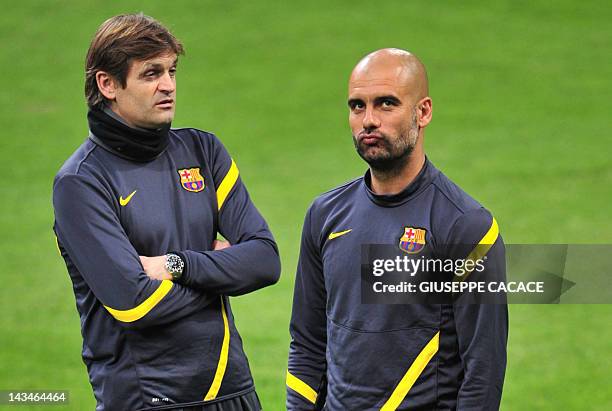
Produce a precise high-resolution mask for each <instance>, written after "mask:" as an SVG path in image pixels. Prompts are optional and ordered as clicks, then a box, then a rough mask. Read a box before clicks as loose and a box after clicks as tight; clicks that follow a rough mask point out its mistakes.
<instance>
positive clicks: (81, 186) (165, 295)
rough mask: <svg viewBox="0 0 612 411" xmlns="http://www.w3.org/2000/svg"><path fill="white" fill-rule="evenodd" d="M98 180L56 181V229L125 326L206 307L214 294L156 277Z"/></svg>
mask: <svg viewBox="0 0 612 411" xmlns="http://www.w3.org/2000/svg"><path fill="white" fill-rule="evenodd" d="M112 203H113V200H112V196H111V195H110V193H108V191H107V190H105V189H104V187H103V186H102V185H100V184H99V183H98V182H96V181H95V180H94V179H93V178H91V177H88V176H85V175H78V174H65V175H63V176H61V177H59V178H58V179H57V180H56V181H55V184H54V190H53V204H54V208H55V227H54V228H55V232H56V235H57V238H58V244H60V246H61V249H63V252H62V254H63V257H64V258H65V259H66V263H67V264H68V265H70V264H74V266H76V268H77V269H78V271H79V272H80V273H81V275H82V276H83V278H84V279H85V281H86V283H87V285H88V286H89V287H90V288H91V290H92V292H93V293H94V295H95V296H96V298H97V299H98V300H99V301H100V302H101V303H102V304H103V305H104V307H105V308H106V309H107V310H108V311H109V313H110V314H111V315H112V316H113V317H115V319H116V320H117V321H118V322H119V323H120V324H122V325H125V326H128V327H135V328H145V327H148V326H154V325H160V324H164V323H168V322H172V321H175V320H177V319H179V318H181V317H184V316H186V315H189V314H191V313H193V312H195V311H198V310H201V309H202V308H203V307H205V306H206V305H208V304H209V303H210V302H211V301H212V299H213V298H216V297H214V296H213V295H210V294H206V293H202V292H198V291H195V290H192V289H190V288H187V287H183V286H181V285H179V284H174V283H172V282H171V281H158V280H152V279H150V278H149V277H148V276H147V275H146V274H145V272H144V270H143V267H142V264H141V263H140V259H139V256H138V253H137V252H136V250H135V249H134V247H133V246H132V244H131V243H130V241H129V239H128V238H127V235H126V233H125V231H124V230H123V227H122V226H121V224H120V222H119V219H118V217H117V214H116V212H115V210H114V209H113V207H112Z"/></svg>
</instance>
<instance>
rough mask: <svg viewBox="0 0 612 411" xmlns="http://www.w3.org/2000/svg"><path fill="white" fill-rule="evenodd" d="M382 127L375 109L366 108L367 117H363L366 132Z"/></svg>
mask: <svg viewBox="0 0 612 411" xmlns="http://www.w3.org/2000/svg"><path fill="white" fill-rule="evenodd" d="M379 127H380V120H379V119H378V116H377V115H376V112H375V111H374V109H373V108H369V107H368V108H366V112H365V115H364V116H363V128H364V130H371V129H376V128H379Z"/></svg>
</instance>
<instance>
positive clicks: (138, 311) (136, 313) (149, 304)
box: [104, 280, 174, 323]
mask: <svg viewBox="0 0 612 411" xmlns="http://www.w3.org/2000/svg"><path fill="white" fill-rule="evenodd" d="M173 285H174V284H173V283H172V281H169V280H163V281H162V282H161V284H160V285H159V287H157V290H155V291H154V292H153V294H151V295H150V296H149V298H147V299H146V300H144V301H143V302H142V303H140V304H139V305H138V306H137V307H134V308H132V309H129V310H115V309H114V308H110V307H107V306H104V308H106V309H107V310H108V312H109V313H111V315H112V316H113V317H115V318H116V319H117V320H119V321H121V322H124V323H131V322H134V321H136V320H140V319H141V318H142V317H144V316H145V315H147V313H148V312H149V311H151V310H152V309H153V307H155V306H156V305H157V304H158V303H159V302H160V301H161V300H162V298H164V297H165V296H166V294H168V292H169V291H170V289H171V288H172V286H173Z"/></svg>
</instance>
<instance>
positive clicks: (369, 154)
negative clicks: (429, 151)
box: [353, 109, 419, 178]
mask: <svg viewBox="0 0 612 411" xmlns="http://www.w3.org/2000/svg"><path fill="white" fill-rule="evenodd" d="M381 136H382V139H381V140H380V141H379V144H378V146H377V147H375V148H373V147H369V146H367V145H365V144H363V143H360V142H359V141H358V139H357V137H356V136H353V144H354V145H355V149H356V150H357V153H358V154H359V156H360V157H361V158H362V159H363V160H364V161H365V162H366V163H368V165H369V166H370V168H371V169H372V172H374V173H376V174H377V175H378V176H379V177H383V178H389V177H394V176H396V175H399V174H400V173H401V171H402V170H403V169H404V168H405V167H406V166H407V165H408V162H409V161H410V154H412V152H413V151H414V148H415V147H416V143H417V140H418V137H419V127H418V125H417V112H416V109H415V110H414V111H413V112H412V119H411V122H410V128H409V129H408V132H405V133H400V135H399V137H398V138H396V139H391V138H389V136H388V135H386V134H382V133H381Z"/></svg>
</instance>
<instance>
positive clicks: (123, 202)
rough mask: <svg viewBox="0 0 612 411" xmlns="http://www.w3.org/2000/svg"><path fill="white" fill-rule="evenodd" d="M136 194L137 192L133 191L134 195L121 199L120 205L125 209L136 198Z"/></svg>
mask: <svg viewBox="0 0 612 411" xmlns="http://www.w3.org/2000/svg"><path fill="white" fill-rule="evenodd" d="M134 194H136V190H134V191H132V194H130V195H129V196H127V197H126V198H123V196H121V197H119V204H121V207H125V206H126V205H127V204H128V203H129V202H130V200H131V199H132V197H134Z"/></svg>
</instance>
